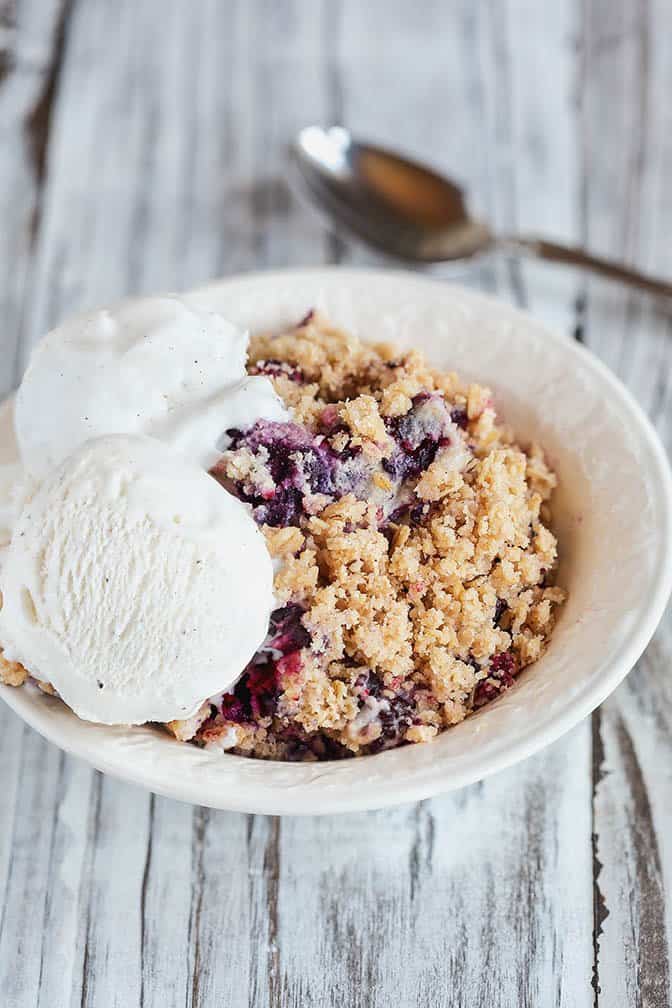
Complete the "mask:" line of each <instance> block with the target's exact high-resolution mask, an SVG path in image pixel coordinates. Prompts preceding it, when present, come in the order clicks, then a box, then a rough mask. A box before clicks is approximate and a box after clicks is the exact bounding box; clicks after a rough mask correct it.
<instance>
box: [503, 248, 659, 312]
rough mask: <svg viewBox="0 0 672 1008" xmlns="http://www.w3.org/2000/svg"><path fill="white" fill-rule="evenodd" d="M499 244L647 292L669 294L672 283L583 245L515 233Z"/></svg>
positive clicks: (512, 250) (514, 251)
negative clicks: (566, 243) (516, 235)
mask: <svg viewBox="0 0 672 1008" xmlns="http://www.w3.org/2000/svg"><path fill="white" fill-rule="evenodd" d="M499 244H500V243H499V242H498V245H499ZM500 247H502V248H503V249H504V250H507V251H510V252H512V253H514V254H519V253H522V254H525V255H532V256H536V257H537V258H538V259H546V260H547V261H548V262H556V263H564V264H565V265H566V266H578V267H580V268H581V269H588V270H592V271H593V272H594V273H599V274H600V275H601V276H606V277H609V279H611V280H618V281H619V282H620V283H624V284H628V285H629V286H630V287H638V288H639V289H640V290H645V291H648V292H649V293H650V294H657V295H659V296H660V295H662V296H664V297H672V283H670V282H669V281H667V280H658V279H656V278H655V277H652V276H647V275H646V274H645V273H640V272H639V271H638V270H634V269H630V267H629V266H625V265H624V264H623V263H619V262H616V261H615V260H613V259H605V258H603V257H602V256H595V255H591V254H590V252H586V251H585V249H582V248H579V247H578V246H574V245H560V244H558V243H557V242H553V241H548V240H547V239H545V238H534V237H529V238H527V237H521V238H518V237H516V238H504V239H502V241H501V245H500Z"/></svg>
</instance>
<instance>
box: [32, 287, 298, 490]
mask: <svg viewBox="0 0 672 1008" xmlns="http://www.w3.org/2000/svg"><path fill="white" fill-rule="evenodd" d="M247 343H248V337H247V334H246V333H244V332H241V331H240V330H238V329H236V327H235V326H233V325H231V324H230V323H229V322H227V321H226V320H225V319H224V318H222V317H221V315H218V314H217V313H216V312H212V311H206V310H204V309H201V308H197V307H193V306H191V305H189V304H187V303H186V302H184V301H182V300H180V299H179V298H177V297H169V296H166V297H152V298H142V299H139V300H136V301H127V302H124V303H123V304H121V305H120V306H119V307H117V308H115V309H109V310H107V309H103V310H100V311H95V312H92V313H91V314H88V315H83V316H81V317H80V318H76V319H73V320H72V321H70V322H66V323H64V324H63V325H62V326H59V327H58V328H57V329H54V330H53V331H52V332H50V333H49V334H48V335H47V336H46V337H45V338H44V339H43V340H42V341H41V342H40V343H39V344H38V346H37V347H36V349H35V351H34V352H33V355H32V358H31V361H30V364H29V366H28V369H27V371H26V374H25V375H24V378H23V382H22V384H21V388H20V389H19V392H18V394H17V398H16V408H15V427H16V435H17V440H18V443H19V449H20V454H21V459H22V462H23V464H24V466H25V467H26V469H27V470H28V472H29V474H30V475H31V476H33V477H35V478H37V479H42V478H43V477H44V476H45V475H46V474H47V473H48V472H49V471H50V469H51V468H52V467H53V466H54V465H57V464H58V463H59V462H62V461H63V460H64V459H65V458H67V456H68V455H69V454H70V453H71V452H72V451H74V450H75V448H77V446H78V445H80V444H82V443H83V442H84V441H87V440H89V439H90V438H95V437H100V436H102V435H105V434H147V435H149V436H151V437H155V438H158V439H159V440H160V441H164V442H166V443H167V444H171V445H172V446H173V447H174V448H175V449H176V450H177V451H179V452H180V453H181V454H182V455H184V456H185V457H187V458H190V459H192V460H193V461H195V462H198V464H199V465H201V466H203V467H204V468H206V469H207V468H209V467H210V466H211V465H212V464H213V463H214V462H215V461H216V460H217V458H218V456H219V454H220V449H221V448H223V447H225V446H226V437H225V432H226V431H227V430H228V429H230V428H232V427H235V428H243V427H245V426H250V425H251V424H252V423H254V421H255V420H257V419H260V418H263V419H265V420H286V419H287V416H288V414H287V411H286V409H285V407H284V406H283V404H282V402H281V401H280V399H279V398H278V396H277V395H276V394H275V392H274V390H273V386H272V384H271V382H270V381H269V380H268V379H267V378H264V377H259V376H255V377H249V376H247V375H246V373H245V362H246V357H247Z"/></svg>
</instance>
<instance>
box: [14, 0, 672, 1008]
mask: <svg viewBox="0 0 672 1008" xmlns="http://www.w3.org/2000/svg"><path fill="white" fill-rule="evenodd" d="M670 20H671V18H670V12H669V6H668V5H667V4H666V2H665V0H633V2H630V0H614V2H611V0H609V2H608V0H571V2H568V3H567V4H555V5H548V4H545V5H540V4H538V3H535V2H534V0H484V2H483V3H481V4H472V3H471V2H469V0H458V2H456V3H453V4H445V3H443V2H441V0H427V2H425V3H423V4H421V5H419V4H417V3H416V2H414V0H369V2H368V3H367V4H362V3H359V2H358V0H317V2H313V0H250V2H245V0H231V2H227V3H220V2H217V0H192V2H191V3H189V4H183V3H181V2H180V0H143V3H142V4H137V3H135V2H133V0H117V2H116V3H115V4H110V3H108V2H107V0H72V2H70V3H64V2H57V0H46V2H41V3H38V2H37V0H21V2H19V3H17V4H16V5H14V4H4V5H3V4H0V125H1V126H2V129H0V147H1V150H0V212H1V213H2V219H3V228H2V229H1V230H0V258H1V259H2V262H3V264H4V265H5V267H6V268H5V269H3V270H2V271H1V272H0V306H1V307H2V319H3V323H4V331H3V335H2V356H1V357H0V383H1V384H2V389H0V392H2V391H3V390H5V391H6V390H7V389H9V388H10V387H11V385H12V384H14V383H15V382H16V380H17V378H18V376H19V374H20V371H21V369H22V367H23V365H24V363H25V360H26V359H27V354H28V352H29V349H30V347H31V346H32V344H33V343H34V342H35V340H36V339H37V338H38V337H39V336H40V334H41V333H42V332H44V330H45V329H47V328H48V327H49V326H51V325H53V324H54V323H55V322H57V321H58V320H59V319H60V318H62V317H64V316H65V315H67V314H69V313H71V312H73V311H75V310H79V309H81V308H84V307H87V306H91V305H93V304H96V303H100V302H103V301H106V300H111V299H114V298H117V297H119V296H121V295H123V294H126V293H133V292H141V291H155V290H161V289H170V288H181V287H186V286H189V285H191V284H195V283H199V282H202V281H205V280H207V279H208V278H210V277H215V276H218V275H222V274H224V273H230V272H235V271H239V270H243V269H249V268H253V267H266V266H281V265H290V264H316V263H320V262H324V261H344V262H353V263H370V262H374V261H379V258H378V257H374V256H372V255H371V254H370V253H369V252H367V251H365V250H363V249H362V248H361V247H354V246H350V245H346V244H345V243H344V242H343V241H342V240H340V239H338V238H335V237H334V236H329V235H327V234H326V233H325V231H324V230H323V228H322V226H321V225H320V223H319V222H318V221H317V219H316V217H315V216H314V215H313V214H312V213H310V212H309V211H307V210H306V209H305V208H304V207H303V206H302V205H301V204H300V203H299V202H298V201H297V199H296V197H295V196H294V194H293V193H292V191H291V190H290V189H289V188H288V186H287V182H286V160H285V154H286V145H287V142H288V140H289V139H290V138H291V136H292V134H293V133H294V131H295V130H296V129H298V128H299V127H300V126H302V125H304V124H306V123H308V122H337V121H342V122H346V123H348V125H350V126H351V127H352V128H353V130H355V131H356V132H358V133H360V134H362V135H365V136H369V137H373V138H374V139H377V140H379V141H382V142H385V143H387V144H390V145H393V146H399V147H402V148H405V149H407V150H409V151H410V152H411V153H413V154H415V155H416V156H418V157H423V158H426V159H429V160H430V161H432V162H433V163H434V164H435V165H436V166H437V167H438V168H439V169H441V170H444V171H446V172H448V173H449V174H452V175H454V176H455V177H456V178H458V179H461V180H462V181H463V182H464V183H465V185H466V187H467V189H468V193H469V198H470V201H471V203H472V205H473V206H474V208H475V209H476V210H477V211H480V212H482V213H487V214H488V215H489V216H490V217H491V218H492V219H493V221H494V222H495V223H496V224H497V226H498V227H500V228H501V229H502V230H508V229H516V228H520V229H525V230H535V231H547V232H550V233H552V234H553V235H554V236H555V237H560V238H567V239H573V240H582V241H585V242H587V243H588V244H590V246H591V247H593V248H595V250H596V251H598V252H600V251H601V252H610V253H611V254H623V255H624V256H626V257H627V258H629V259H630V260H631V261H632V262H635V263H636V264H637V265H639V266H642V267H647V268H650V269H657V270H659V271H660V272H662V273H672V253H670V249H669V242H668V240H667V235H668V233H669V230H670V225H671V224H672V220H671V219H670V218H671V215H672V204H670V201H669V199H668V198H667V188H668V185H669V183H668V180H669V177H670V169H671V168H672V165H671V164H670V160H671V158H672V145H671V144H670V140H669V137H670V136H672V132H671V131H670V113H669V112H668V103H667V101H666V100H665V96H666V95H668V94H669V93H670V89H671V85H672V53H670V51H669V46H668V45H667V43H666V39H667V38H668V37H669V28H670ZM437 275H440V276H447V277H455V278H456V279H460V280H463V281H466V282H467V283H471V284H474V285H478V286H481V287H483V288H485V289H487V290H491V291H496V292H497V293H499V294H500V296H503V297H505V298H507V299H509V300H512V301H515V302H517V303H519V304H524V305H527V306H528V307H529V308H530V309H531V310H532V311H533V312H535V313H536V314H537V315H539V316H541V317H542V318H545V319H547V320H548V321H549V322H550V323H552V324H553V325H554V326H556V328H559V329H560V330H561V331H563V332H565V333H566V334H567V336H568V338H570V337H572V336H577V335H578V336H579V337H580V338H582V339H584V340H585V342H587V343H588V345H589V346H590V347H591V348H592V349H594V350H595V351H596V352H597V353H599V354H600V356H602V357H603V359H605V360H606V361H607V363H609V364H610V366H612V367H613V368H614V369H615V370H616V371H617V372H618V373H619V374H620V375H621V377H623V378H624V379H625V380H626V381H627V382H628V384H629V385H630V387H631V389H632V390H633V392H634V393H635V395H636V396H637V398H638V399H639V401H640V402H641V403H642V404H643V405H644V406H645V408H646V409H647V410H648V411H649V413H650V415H651V416H652V418H653V419H654V421H655V423H656V424H657V426H658V429H659V430H660V433H661V435H662V437H663V440H664V441H665V443H666V445H667V446H668V448H669V447H671V446H672V405H671V403H670V395H671V391H670V382H669V380H668V379H669V374H670V365H671V360H670V355H671V354H672V349H671V348H672V340H670V321H669V316H668V315H667V314H665V313H663V311H662V310H661V308H660V306H656V305H654V304H652V303H651V302H650V301H649V300H647V299H646V298H644V297H641V296H633V295H626V294H624V293H623V292H621V291H620V290H618V289H617V288H615V287H614V286H613V285H609V284H606V283H604V282H601V281H597V280H590V281H588V280H586V278H585V277H582V276H579V275H576V274H573V273H572V272H571V271H563V270H559V269H554V268H551V267H548V266H540V265H536V264H530V263H525V264H518V263H507V262H486V263H483V264H481V265H480V266H477V267H473V268H471V269H470V270H469V272H468V273H467V274H464V273H463V274H462V275H460V274H459V273H455V271H451V270H446V269H444V268H442V269H440V270H437ZM671 660H672V622H671V621H670V619H669V617H668V619H667V620H666V621H665V622H664V624H663V625H662V627H661V629H660V630H659V632H658V634H657V635H656V638H655V639H654V642H653V644H652V645H651V647H650V648H649V649H648V651H647V653H646V655H645V657H644V658H643V659H642V661H641V662H640V663H639V665H638V667H637V669H636V670H635V671H634V672H633V674H632V675H631V676H630V678H629V679H628V681H627V682H626V684H625V685H624V686H623V687H621V689H620V690H618V691H617V692H616V694H614V696H613V697H612V698H611V699H610V700H609V701H608V702H607V703H606V704H605V705H604V706H603V708H602V710H601V711H600V712H599V713H597V714H596V715H594V716H593V719H592V723H589V722H586V723H585V724H583V725H580V726H578V727H577V728H576V729H575V730H574V731H573V732H572V733H571V734H570V735H569V736H568V737H567V738H565V739H563V740H561V741H560V742H558V743H556V745H554V746H552V747H551V748H550V749H548V750H546V751H545V752H544V753H541V754H539V755H538V756H536V757H534V758H533V759H531V760H528V761H527V762H526V763H524V764H522V765H519V766H517V767H515V768H514V769H512V770H510V771H507V772H506V773H503V774H500V775H498V776H497V777H495V778H493V779H491V780H489V781H486V782H484V783H482V784H480V785H476V786H474V787H471V788H468V789H465V790H464V791H462V792H460V793H458V794H455V795H449V796H446V797H444V798H438V799H434V800H432V801H428V802H422V803H418V804H416V805H412V806H405V807H401V808H398V809H393V810H390V811H385V812H375V813H369V814H366V815H353V816H343V817H339V818H325V819H318V818H315V819H305V820H299V819H297V820H292V819H283V820H279V819H273V818H265V817H257V816H241V815H234V814H227V813H218V812H211V811H208V810H205V809H192V808H191V807H189V806H185V805H182V804H180V803H177V802H172V801H168V800H166V799H162V798H158V797H153V796H150V795H148V794H146V793H144V792H142V791H140V790H138V789H136V788H134V787H131V786H130V785H126V784H123V783H120V782H118V781H114V780H112V779H109V778H102V777H101V776H100V775H99V774H97V773H95V772H94V771H92V770H90V769H89V768H87V767H85V766H83V765H81V764H79V763H77V762H76V761H74V760H71V759H70V758H68V757H65V756H63V755H62V754H60V753H59V752H58V751H57V750H55V749H54V748H53V747H51V746H50V745H48V744H47V743H45V742H43V741H42V740H41V739H40V738H39V737H38V736H37V735H36V734H35V733H33V732H32V731H30V730H29V729H28V728H25V727H24V726H23V725H22V724H21V723H20V722H19V721H18V719H17V718H16V717H15V716H14V715H13V714H11V713H10V712H9V711H8V710H6V709H2V710H0V732H1V733H0V765H2V768H3V776H2V781H3V789H4V799H5V800H4V802H3V803H2V805H1V806H0V907H1V910H0V1004H2V1005H3V1006H4V1005H7V1006H8V1008H33V1006H35V1005H37V1006H39V1008H61V1006H79V1008H81V1006H89V1008H108V1006H124V1008H129V1006H135V1005H141V1006H152V1008H154V1006H156V1008H158V1006H170V1008H172V1006H180V1008H181V1006H189V1008H210V1006H217V1008H220V1006H226V1008H229V1006H232V1008H239V1006H241V1008H242V1006H246V1005H249V1006H254V1008H261V1006H274V1008H275V1006H301V1008H303V1006H309V1005H316V1006H323V1005H324V1006H331V1005H334V1004H342V1005H347V1006H351V1005H352V1006H360V1005H361V1006H366V1008H370V1006H371V1008H377V1006H381V1008H382V1006H385V1008H387V1006H388V1005H390V1004H395V1005H399V1006H411V1005H416V1004H427V1005H432V1006H451V1008H453V1006H465V1008H466V1006H468V1008H474V1006H483V1008H497V1006H501V1008H510V1006H512V1005H535V1006H537V1005H539V1006H545V1005H551V1004H552V1005H560V1006H567V1008H588V1006H593V1005H597V1006H598V1008H600V1006H604V1008H615V1006H619V1008H620V1006H621V1005H624V1006H625V1005H628V1006H629V1005H642V1006H650V1008H664V1006H666V1005H667V1004H669V997H670V990H669V973H670V967H669V959H670V933H671V932H670V928H671V926H672V921H671V920H670V900H669V892H670V875H671V873H672V841H671V840H670V837H671V836H672V830H671V829H670V825H671V823H670V818H671V815H672V813H671V812H670V810H671V809H672V795H671V793H670V792H671V788H672V784H671V780H670V775H669V773H668V772H667V770H666V769H665V768H666V767H667V766H669V765H670V757H671V756H672V753H671V751H670V750H671V746H672V742H671V739H672V715H671V714H670V711H672V687H671V686H670V679H669V675H668V669H669V667H670V662H671Z"/></svg>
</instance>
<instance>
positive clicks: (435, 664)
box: [0, 312, 565, 760]
mask: <svg viewBox="0 0 672 1008" xmlns="http://www.w3.org/2000/svg"><path fill="white" fill-rule="evenodd" d="M249 370H250V372H251V373H253V374H265V375H267V376H268V377H269V378H270V379H271V380H272V382H273V384H274V386H275V389H276V391H277V393H278V394H279V395H280V397H281V398H282V399H283V400H284V402H285V404H286V405H287V406H288V408H289V410H290V412H291V414H292V421H291V422H287V423H272V422H269V421H263V420H261V421H258V422H257V423H256V424H255V425H254V426H253V427H252V428H250V429H249V430H244V431H240V430H231V431H228V432H227V434H228V435H229V438H230V447H229V448H228V450H227V451H226V452H225V453H224V454H223V455H222V457H221V459H220V461H219V462H218V463H217V465H216V466H215V467H214V469H213V470H212V474H213V476H214V477H215V478H216V479H218V480H219V481H220V482H221V483H222V484H223V485H224V486H226V487H227V489H229V490H232V491H233V492H234V493H235V494H236V495H237V496H238V497H240V498H241V499H242V500H243V501H245V502H247V503H248V504H249V505H250V507H251V509H252V513H253V515H254V517H255V519H256V521H257V522H258V523H259V525H260V527H261V529H262V531H263V533H264V535H265V537H266V542H267V545H268V549H269V552H270V553H271V556H272V557H273V560H274V564H275V566H276V576H275V591H276V596H277V599H278V608H277V609H276V611H275V612H274V613H273V614H272V616H271V623H270V627H269V632H268V636H267V639H266V641H265V642H264V644H263V645H262V647H261V648H260V650H259V651H258V652H257V654H256V655H255V656H254V658H253V659H252V661H251V662H250V663H249V665H248V667H247V668H246V670H245V672H244V674H243V676H242V677H241V679H240V680H239V682H238V683H237V685H236V686H235V688H234V690H233V692H232V693H226V694H224V695H223V696H222V697H218V698H216V699H214V700H213V701H211V702H208V703H205V704H204V705H203V706H202V707H201V709H200V710H199V711H198V712H197V713H196V714H195V715H194V716H193V717H192V718H189V719H188V720H184V721H173V722H171V723H170V724H168V725H166V728H168V730H169V731H170V732H172V734H173V735H175V736H176V738H178V739H180V740H181V741H191V742H193V743H195V744H196V745H199V746H202V747H205V748H207V749H212V750H217V751H229V752H234V753H236V754H239V755H246V756H254V757H258V758H262V759H281V760H320V759H340V758H343V757H347V756H360V755H365V754H368V753H375V752H379V751H381V750H383V749H388V748H392V747H394V746H398V745H402V744H406V743H412V742H427V741H430V740H431V739H433V738H434V737H436V735H437V734H438V733H439V732H441V731H442V730H443V729H445V728H448V727H450V726H451V725H454V724H457V723H458V722H460V721H462V720H463V719H464V718H465V717H466V716H467V715H469V714H470V713H472V712H473V711H474V710H476V709H478V708H480V707H482V706H483V705H484V704H487V703H488V702H490V701H491V700H493V699H495V698H496V697H497V696H499V694H500V693H501V692H503V691H504V690H506V689H508V688H509V687H511V686H512V685H513V683H514V680H515V678H516V676H517V675H518V674H519V672H520V671H521V670H522V669H523V668H524V667H525V666H526V665H529V664H531V663H532V662H534V661H536V660H537V659H538V658H539V656H540V655H541V654H542V652H543V650H544V648H545V646H546V644H547V642H548V639H549V636H550V634H551V631H552V629H553V625H554V620H555V613H556V610H557V607H558V606H559V605H560V604H561V603H562V602H563V601H564V597H565V595H564V592H563V591H562V589H560V588H558V587H555V586H554V584H553V572H554V568H555V566H556V558H557V545H556V540H555V537H554V535H553V534H552V532H551V531H550V530H549V528H548V523H549V521H550V511H549V499H550V496H551V493H552V491H553V488H554V486H555V483H556V479H555V476H554V474H553V472H552V471H551V470H550V469H549V468H548V466H547V465H546V463H545V461H544V456H543V452H542V450H541V448H539V447H538V446H537V445H531V446H527V445H526V446H521V445H519V444H517V443H516V442H515V440H514V438H513V435H512V434H511V433H510V432H509V431H508V430H507V429H506V428H505V427H504V426H502V425H500V424H499V423H498V422H497V419H496V414H495V409H494V406H493V403H492V399H491V397H490V393H489V391H488V390H487V389H485V388H482V387H480V386H478V385H473V384H472V385H468V386H464V385H462V384H461V383H460V380H459V379H458V377H457V376H456V375H455V374H453V373H450V372H449V373H445V372H439V371H437V370H434V369H432V368H430V367H429V366H428V365H427V364H426V362H425V360H424V358H423V356H422V355H421V354H420V353H419V352H418V351H416V350H409V351H403V352H402V351H399V350H398V349H396V348H395V347H393V346H391V345H388V344H378V345H369V344H367V343H365V342H362V341H360V340H359V339H357V338H356V337H355V336H353V335H351V334H348V333H346V332H343V331H341V330H339V329H337V328H335V327H333V326H332V325H330V324H329V322H328V321H327V320H326V319H324V318H322V317H320V316H319V315H318V314H317V313H315V312H309V313H308V315H307V316H306V318H305V319H303V320H302V322H301V323H300V324H299V325H298V326H297V327H295V328H293V329H291V330H290V331H288V332H286V333H283V334H281V335H279V336H271V335H261V336H257V337H255V338H253V339H252V342H251V347H250V364H249ZM27 677H28V673H27V672H26V670H25V669H24V668H23V666H21V665H18V664H16V663H12V662H8V661H6V660H5V659H4V658H3V656H2V653H1V651H0V681H2V682H4V683H8V684H10V685H13V686H19V685H21V684H22V683H23V682H24V681H25V680H26V678H27Z"/></svg>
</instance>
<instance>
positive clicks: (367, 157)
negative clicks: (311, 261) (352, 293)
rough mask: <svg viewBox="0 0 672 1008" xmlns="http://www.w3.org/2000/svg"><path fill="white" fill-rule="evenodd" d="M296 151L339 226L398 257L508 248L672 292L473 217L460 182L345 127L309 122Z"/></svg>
mask: <svg viewBox="0 0 672 1008" xmlns="http://www.w3.org/2000/svg"><path fill="white" fill-rule="evenodd" d="M294 154H295V158H296V161H297V164H298V168H299V171H300V174H301V177H302V180H303V182H304V183H305V187H306V189H307V191H308V193H309V195H310V196H311V197H312V199H313V200H314V201H315V202H316V203H317V204H318V205H319V206H320V207H321V208H322V209H323V210H325V211H326V212H327V213H328V215H329V216H330V217H331V218H333V220H334V221H335V222H336V223H337V224H338V225H340V227H341V228H344V229H346V230H349V231H351V232H352V233H353V234H356V235H358V236H359V237H360V238H361V239H363V240H364V241H365V242H367V243H368V244H369V245H373V246H375V247H376V248H378V249H381V250H382V251H384V252H387V253H389V254H391V255H394V256H396V257H397V258H400V259H405V260H407V261H410V262H417V263H437V262H447V261H454V260H459V259H470V258H473V257H475V256H477V255H480V254H482V253H484V252H492V251H503V252H505V253H507V254H509V255H528V256H535V257H537V258H539V259H546V260H548V261H549V262H559V263H565V264H566V265H568V266H578V267H581V268H583V269H590V270H593V272H595V273H600V274H601V275H602V276H606V277H609V278H610V279H612V280H618V281H620V282H621V283H625V284H630V285H631V286H633V287H639V288H641V289H642V290H646V291H649V292H650V293H652V294H662V295H666V296H667V297H670V296H672V283H669V282H667V281H665V280H657V279H655V278H654V277H649V276H646V275H645V274H643V273H639V272H638V271H637V270H633V269H630V268H629V267H628V266H625V265H623V264H622V263H618V262H615V261H613V260H611V259H604V258H602V257H601V256H594V255H591V254H590V253H589V252H587V251H585V249H582V248H579V247H578V246H572V245H561V244H559V243H558V242H554V241H549V240H547V239H545V238H538V237H535V236H527V235H526V236H523V235H495V234H493V232H492V231H491V230H490V228H489V227H488V225H487V224H485V223H484V222H483V221H478V220H476V219H475V218H473V217H471V216H470V214H469V212H468V210H467V208H466V206H465V201H464V195H463V193H462V190H461V189H460V188H459V187H458V186H457V185H455V183H454V182H451V181H450V180H449V179H447V178H443V177H442V176H441V175H438V174H437V173H436V172H433V171H431V170H430V169H429V168H426V167H424V166H423V165H421V164H418V163H417V162H414V161H409V160H408V159H407V158H404V157H401V156H400V155H399V154H394V153H392V152H391V151H387V150H383V149H381V148H379V147H372V146H369V145H367V144H364V143H359V142H357V141H356V140H354V139H353V138H352V137H351V136H350V134H349V132H348V131H347V130H346V129H343V127H341V126H333V127H331V129H323V128H322V127H320V126H307V127H306V128H305V129H302V130H301V132H300V133H299V135H298V137H297V139H296V142H295V144H294Z"/></svg>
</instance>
